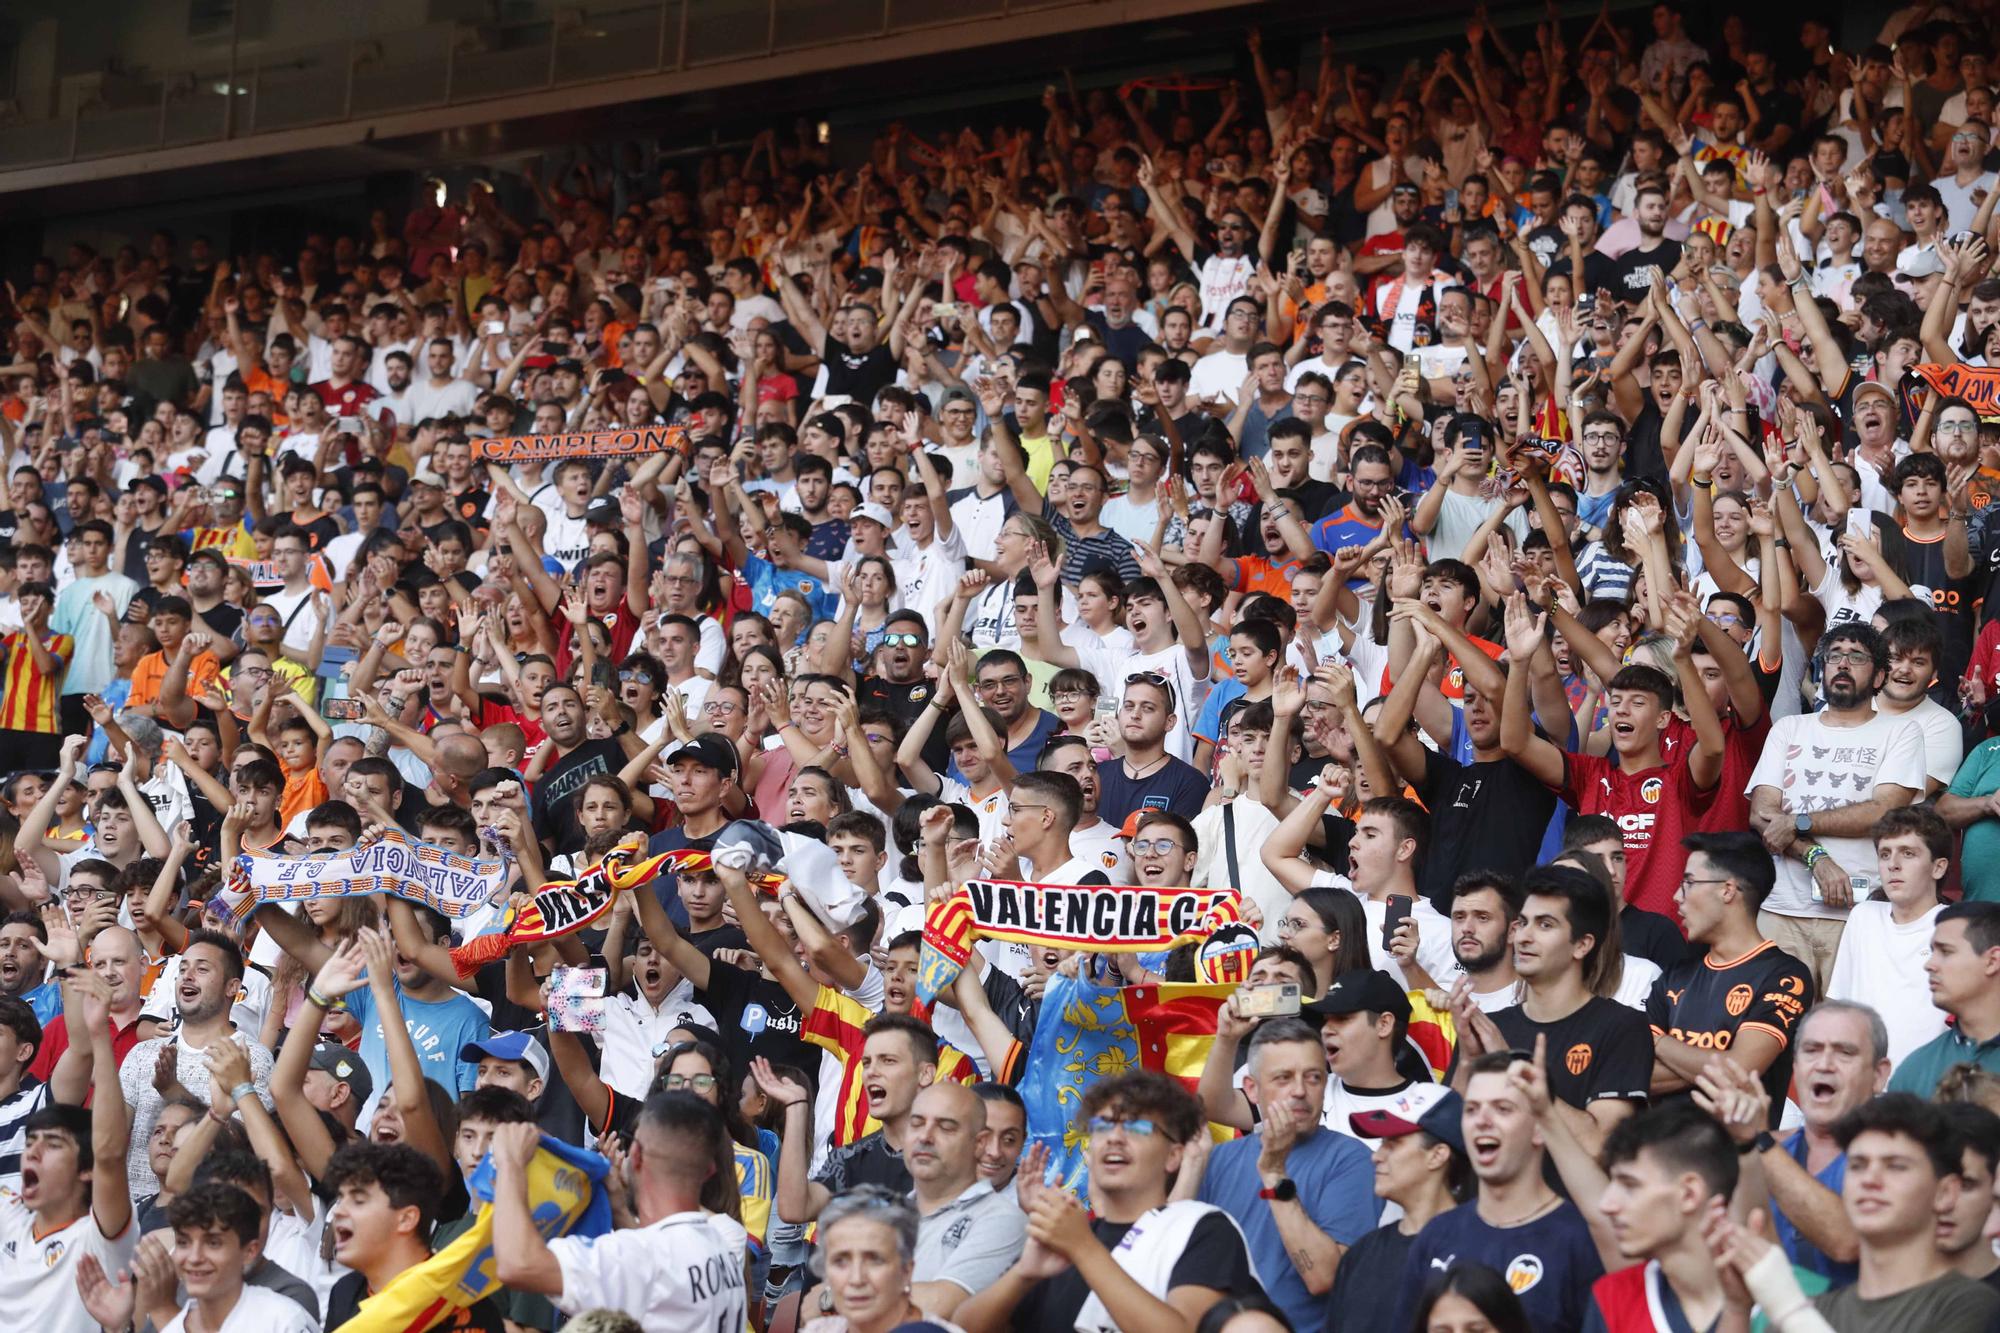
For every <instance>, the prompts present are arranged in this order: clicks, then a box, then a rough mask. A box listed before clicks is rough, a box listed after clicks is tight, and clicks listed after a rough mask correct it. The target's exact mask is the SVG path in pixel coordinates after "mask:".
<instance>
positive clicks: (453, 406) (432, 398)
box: [406, 376, 479, 426]
mask: <svg viewBox="0 0 2000 1333" xmlns="http://www.w3.org/2000/svg"><path fill="white" fill-rule="evenodd" d="M406 396H407V397H408V399H409V408H410V413H411V416H410V420H409V422H408V423H407V424H409V425H412V426H414V425H415V424H416V423H417V422H419V421H422V420H424V419H425V418H427V417H464V416H470V415H472V409H473V407H474V405H476V404H477V403H478V402H479V386H478V385H477V384H474V383H473V382H472V381H471V380H446V381H445V382H444V383H443V384H440V385H436V386H433V385H432V384H431V382H430V379H429V377H428V376H426V377H424V378H422V379H413V380H411V381H410V387H409V391H408V393H407V395H406Z"/></svg>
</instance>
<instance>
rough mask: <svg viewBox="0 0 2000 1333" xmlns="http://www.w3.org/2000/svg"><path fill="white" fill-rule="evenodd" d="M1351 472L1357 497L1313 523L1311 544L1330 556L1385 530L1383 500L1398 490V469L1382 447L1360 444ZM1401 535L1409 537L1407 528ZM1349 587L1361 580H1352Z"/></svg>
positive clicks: (1372, 539) (1350, 479) (1350, 475)
mask: <svg viewBox="0 0 2000 1333" xmlns="http://www.w3.org/2000/svg"><path fill="white" fill-rule="evenodd" d="M1348 463H1349V466H1350V468H1351V469H1352V470H1351V472H1350V474H1349V484H1350V485H1351V486H1352V487H1353V488H1354V498H1353V499H1352V500H1350V501H1349V502H1348V503H1347V504H1346V505H1345V506H1343V507H1342V508H1341V509H1339V510H1337V511H1336V512H1334V513H1332V514H1329V515H1327V516H1326V517H1325V518H1323V519H1321V520H1320V521H1319V522H1317V523H1315V524H1313V530H1312V542H1313V545H1314V546H1317V547H1318V548H1319V549H1320V550H1322V551H1325V552H1326V553H1327V554H1328V555H1334V554H1336V553H1337V552H1339V551H1341V550H1343V549H1345V548H1347V547H1349V546H1366V545H1367V544H1368V543H1370V542H1372V541H1374V540H1375V538H1376V537H1377V536H1378V535H1379V534H1380V533H1381V531H1382V524H1383V523H1384V522H1385V521H1386V515H1387V510H1386V508H1385V506H1384V503H1383V502H1384V501H1386V500H1388V499H1390V498H1391V497H1392V496H1393V495H1394V494H1395V491H1396V470H1395V467H1394V465H1393V464H1391V462H1390V461H1389V451H1388V450H1387V449H1384V448H1383V447H1382V446H1381V445H1379V444H1374V443H1368V444H1359V445H1357V446H1356V447H1355V449H1354V452H1353V453H1352V454H1351V455H1349V458H1348ZM1397 535H1399V536H1407V535H1409V534H1408V531H1407V529H1406V530H1405V531H1404V532H1403V533H1399V534H1397ZM1350 586H1358V581H1356V580H1350Z"/></svg>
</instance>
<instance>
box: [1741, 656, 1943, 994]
mask: <svg viewBox="0 0 2000 1333" xmlns="http://www.w3.org/2000/svg"><path fill="white" fill-rule="evenodd" d="M1819 656H1820V661H1821V662H1822V663H1823V664H1824V667H1825V682H1824V686H1823V689H1824V693H1825V696H1826V707H1825V708H1823V709H1822V710H1821V711H1819V712H1817V713H1801V714H1798V715H1796V716H1793V717H1786V718H1779V719H1778V720H1777V721H1776V722H1774V723H1773V724H1772V726H1771V734H1770V737H1769V739H1767V740H1766V741H1765V743H1764V753H1763V755H1762V757H1761V758H1760V759H1759V760H1758V761H1757V770H1756V772H1755V773H1753V774H1752V775H1751V778H1750V784H1749V785H1750V828H1751V830H1752V831H1754V832H1756V833H1758V834H1760V835H1762V837H1763V839H1764V846H1765V847H1766V848H1768V849H1769V850H1770V852H1771V854H1772V855H1773V856H1775V857H1778V858H1780V859H1779V863H1778V880H1777V884H1776V886H1775V887H1774V888H1773V889H1772V891H1771V896H1770V897H1769V898H1768V899H1766V900H1765V902H1764V906H1763V909H1762V910H1761V911H1760V912H1759V913H1758V914H1757V927H1758V931H1759V933H1760V934H1762V935H1763V936H1764V937H1765V938H1766V939H1769V940H1774V941H1776V942H1777V945H1778V947H1779V948H1781V949H1783V950H1784V951H1785V952H1786V953H1788V954H1790V955H1792V957H1794V958H1796V959H1798V960H1799V961H1800V962H1802V963H1804V964H1805V965H1806V966H1807V967H1808V968H1809V969H1811V971H1812V977H1813V985H1814V986H1815V988H1816V989H1817V990H1818V991H1819V992H1821V993H1824V991H1825V989H1826V983H1827V982H1828V981H1829V980H1830V979H1831V977H1832V973H1833V959H1834V954H1835V952H1836V951H1837V950H1838V949H1839V947H1840V935H1841V931H1842V930H1843V929H1844V927H1845V926H1846V922H1847V909H1848V908H1849V907H1850V906H1851V905H1852V904H1853V903H1854V902H1855V901H1856V900H1857V899H1859V898H1865V897H1867V896H1868V894H1869V893H1870V892H1872V891H1873V889H1874V887H1875V878H1876V876H1875V845H1874V843H1873V842H1872V841H1870V834H1871V833H1872V831H1873V829H1874V827H1875V823H1876V821H1877V820H1879V819H1880V818H1881V817H1882V816H1883V815H1884V814H1886V813H1887V812H1888V811H1890V810H1892V809H1896V808H1899V807H1901V806H1906V805H1909V804H1910V803H1912V802H1913V801H1915V800H1916V799H1917V798H1918V796H1920V795H1921V794H1922V793H1923V791H1924V783H1925V778H1924V732H1923V728H1922V726H1920V725H1919V724H1918V723H1917V722H1916V721H1915V720H1913V719H1911V718H1909V717H1898V716H1895V715H1893V714H1889V713H1885V712H1879V711H1877V709H1876V708H1875V695H1876V693H1877V692H1878V691H1879V690H1880V689H1881V688H1882V682H1883V680H1884V679H1885V678H1886V676H1887V675H1888V670H1889V649H1888V646H1887V645H1886V644H1885V643H1884V642H1883V640H1882V636H1881V635H1880V634H1878V633H1876V632H1875V630H1874V629H1873V627H1871V626H1868V625H1864V624H1860V623H1853V624H1844V625H1836V626H1835V627H1833V628H1832V629H1830V630H1828V631H1827V633H1826V635H1825V636H1824V637H1823V638H1821V640H1820V646H1819ZM1829 761H1831V762H1829Z"/></svg>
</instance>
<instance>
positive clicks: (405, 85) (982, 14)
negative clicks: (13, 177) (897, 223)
mask: <svg viewBox="0 0 2000 1333" xmlns="http://www.w3.org/2000/svg"><path fill="white" fill-rule="evenodd" d="M1114 3H1116V0H608V2H607V3H601V4H590V3H582V4H579V3H575V0H570V2H569V3H565V4H563V5H561V6H560V8H559V10H558V13H559V15H560V17H558V18H541V19H537V20H534V21H530V22H525V23H517V24H504V25H478V26H474V25H468V24H458V23H433V24H428V25H425V26H423V27H419V28H411V29H406V30H404V31H401V32H394V33H384V34H375V35H370V36H366V37H357V38H353V39H350V40H346V41H340V42H327V43H320V44H316V45H311V46H304V47H297V48H286V49H259V50H258V51H256V52H255V53H252V52H249V51H238V50H232V51H231V52H230V53H229V55H228V56H227V57H226V59H218V60H217V61H216V62H215V63H213V64H211V65H208V66H203V67H201V68H198V69H193V70H182V71H175V72H172V73H147V74H144V75H140V76H129V77H128V76H120V75H112V74H107V75H104V76H103V83H102V86H101V87H100V88H99V89H98V91H97V92H96V93H95V94H94V95H93V96H91V97H90V98H87V99H84V100H81V101H79V103H78V105H77V106H76V107H75V108H74V109H73V110H72V111H71V112H70V113H69V114H68V115H67V116H60V117H52V118H49V119H41V120H35V119H20V120H16V121H14V122H12V123H6V122H0V171H10V170H19V169H23V168H28V167H40V166H49V165H54V164H59V163H65V162H77V161H84V160H88V159H92V158H105V157H116V156H120V155H125V154H133V153H143V152H149V151H154V150H158V149H163V148H182V147H187V146H190V145H198V144H204V143H214V142H218V141H221V140H227V139H241V138H247V137H250V136H253V135H259V134H268V133H275V132H278V131H284V130H296V129H301V128H305V127H308V126H314V125H327V124H339V123H342V122H345V121H351V120H357V119H363V118H368V117H375V116H382V115H387V114H394V113H399V112H411V111H425V110H430V109H434V108H438V107H449V106H456V105H460V104H465V103H475V102H484V101H491V100H494V99H497V98H504V97H514V96H519V95H520V94H522V93H524V92H537V91H542V90H545V89H553V88H562V87H569V86H575V85H579V84H590V83H599V82H604V81H607V80H614V79H620V78H630V77H638V76H644V75H649V74H660V73H669V72H674V71H679V70H686V69H694V68H701V67H707V66H714V65H720V64H725V63H727V62H730V61H737V60H749V59H755V58H759V57H765V56H770V55H775V54H778V53H781V52H787V51H797V50H804V49H809V48H814V47H824V46H831V45H836V44H840V43H846V42H856V41H865V40H867V39H869V38H876V37H882V36H887V35H889V34H892V33H903V32H909V31H913V30H917V29H923V28H938V27H948V26H951V25H954V24H959V23H965V22H968V21H978V20H984V19H992V18H998V17H1004V16H1006V15H1009V14H1016V13H1030V12H1034V11H1038V10H1048V9H1060V8H1075V7H1080V6H1099V5H1107V6H1108V5H1111V4H1114ZM579 15H580V16H581V18H580V21H579V17H578V16H579ZM70 77H71V78H74V77H76V76H70Z"/></svg>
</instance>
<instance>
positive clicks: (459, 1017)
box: [347, 982, 493, 1101]
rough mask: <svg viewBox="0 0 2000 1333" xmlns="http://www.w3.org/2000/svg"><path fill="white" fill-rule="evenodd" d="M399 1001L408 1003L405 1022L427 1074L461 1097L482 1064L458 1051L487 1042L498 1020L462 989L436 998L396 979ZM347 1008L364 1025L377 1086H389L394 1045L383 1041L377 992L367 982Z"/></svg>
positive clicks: (365, 1057) (365, 1052)
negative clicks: (410, 990)
mask: <svg viewBox="0 0 2000 1333" xmlns="http://www.w3.org/2000/svg"><path fill="white" fill-rule="evenodd" d="M396 1002H397V1004H398V1005H400V1006H401V1007H402V1010H403V1026H404V1027H405V1028H407V1029H408V1030H409V1033H410V1041H411V1042H412V1043H413V1044H415V1046H416V1048H417V1061H418V1063H419V1064H421V1065H422V1066H423V1070H424V1077H425V1078H428V1079H432V1080H434V1081H436V1083H437V1084H438V1086H440V1087H442V1088H443V1089H444V1090H445V1091H446V1092H449V1093H450V1094H451V1096H452V1100H453V1101H456V1100H458V1097H459V1094H460V1093H466V1092H471V1091H472V1088H473V1084H474V1083H476V1082H477V1081H478V1078H479V1063H478V1061H476V1060H475V1061H471V1062H467V1061H464V1060H461V1059H459V1058H458V1053H459V1051H460V1050H461V1049H462V1048H463V1047H464V1046H465V1045H466V1043H468V1042H474V1041H484V1040H485V1039H486V1038H487V1036H488V1035H490V1034H491V1033H492V1031H493V1025H492V1024H491V1023H490V1022H488V1021H487V1018H486V1012H485V1010H483V1009H481V1008H480V1007H479V1006H478V1005H476V1004H474V1003H473V1002H472V1001H471V999H470V998H468V997H467V996H466V995H464V994H463V993H462V992H459V991H453V992H452V994H451V998H449V999H446V1000H440V1001H437V1002H436V1003H431V1002H428V1001H424V1000H413V999H411V998H410V997H409V996H408V995H405V994H404V993H403V987H402V983H401V982H398V983H396ZM347 1012H349V1013H350V1014H353V1015H354V1021H355V1022H357V1023H359V1024H360V1025H361V1062H362V1063H363V1064H365V1065H367V1066H368V1072H369V1073H370V1074H371V1075H373V1076H374V1079H375V1086H376V1087H377V1088H381V1089H386V1088H387V1087H388V1086H389V1050H388V1047H387V1046H386V1045H385V1044H384V1043H383V1040H382V1023H381V1020H380V1017H379V1016H378V1015H377V1014H376V1012H375V995H374V993H373V992H372V991H370V990H369V989H368V987H366V986H363V987H362V988H361V989H360V990H357V991H355V992H353V993H352V994H351V995H349V996H348V997H347Z"/></svg>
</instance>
